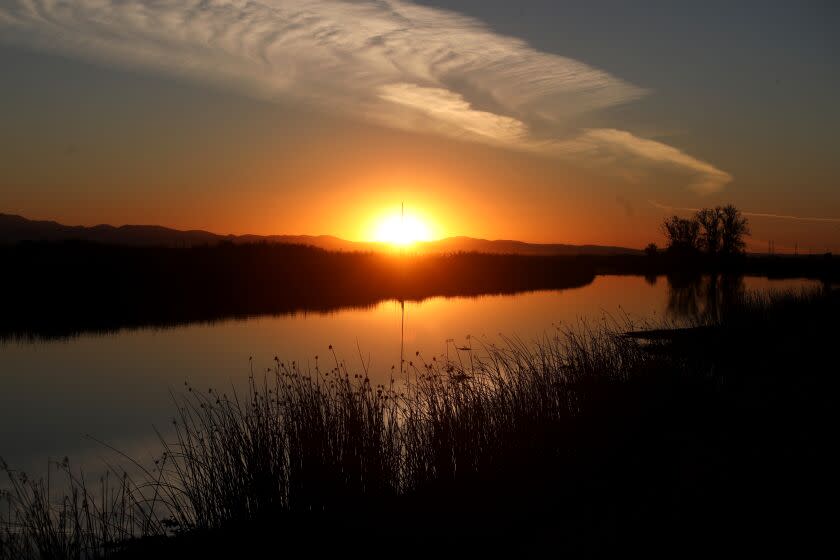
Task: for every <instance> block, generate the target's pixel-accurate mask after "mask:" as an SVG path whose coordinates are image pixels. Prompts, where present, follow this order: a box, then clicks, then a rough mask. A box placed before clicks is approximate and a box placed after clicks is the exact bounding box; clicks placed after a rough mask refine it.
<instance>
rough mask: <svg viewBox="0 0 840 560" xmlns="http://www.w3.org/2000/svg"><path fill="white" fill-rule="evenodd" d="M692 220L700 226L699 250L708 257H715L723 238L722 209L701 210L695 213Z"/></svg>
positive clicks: (718, 207)
mask: <svg viewBox="0 0 840 560" xmlns="http://www.w3.org/2000/svg"><path fill="white" fill-rule="evenodd" d="M694 219H695V220H697V223H698V224H699V225H700V230H701V231H700V248H701V249H703V250H704V251H706V253H708V254H709V255H716V254H717V253H718V252H719V251H720V248H721V239H722V237H723V208H721V207H720V206H717V207H715V208H703V209H702V210H698V211H697V213H696V214H695V215H694Z"/></svg>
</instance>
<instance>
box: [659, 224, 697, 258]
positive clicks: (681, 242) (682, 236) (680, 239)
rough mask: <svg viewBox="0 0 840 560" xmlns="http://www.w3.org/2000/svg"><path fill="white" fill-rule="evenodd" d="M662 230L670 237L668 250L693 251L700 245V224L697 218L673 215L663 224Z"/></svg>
mask: <svg viewBox="0 0 840 560" xmlns="http://www.w3.org/2000/svg"><path fill="white" fill-rule="evenodd" d="M662 231H663V233H664V234H665V237H666V238H667V239H668V250H669V251H672V252H679V253H691V252H695V251H697V249H698V247H699V235H700V224H699V223H698V222H697V221H696V220H689V219H686V218H680V217H679V216H672V217H670V218H668V219H667V220H665V222H664V223H663V224H662Z"/></svg>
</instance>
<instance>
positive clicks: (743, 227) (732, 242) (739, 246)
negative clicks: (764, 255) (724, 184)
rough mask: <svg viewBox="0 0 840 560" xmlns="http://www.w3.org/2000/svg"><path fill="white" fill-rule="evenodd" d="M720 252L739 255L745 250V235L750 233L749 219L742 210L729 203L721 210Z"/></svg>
mask: <svg viewBox="0 0 840 560" xmlns="http://www.w3.org/2000/svg"><path fill="white" fill-rule="evenodd" d="M720 222H721V234H720V252H721V254H723V255H737V254H739V253H742V252H743V251H744V247H745V246H746V243H745V242H744V236H747V235H749V234H750V227H749V222H748V220H747V219H746V218H745V217H744V216H743V214H741V211H740V210H738V209H737V208H735V207H734V206H733V205H731V204H728V205H726V206H724V207H723V208H722V210H721V218H720Z"/></svg>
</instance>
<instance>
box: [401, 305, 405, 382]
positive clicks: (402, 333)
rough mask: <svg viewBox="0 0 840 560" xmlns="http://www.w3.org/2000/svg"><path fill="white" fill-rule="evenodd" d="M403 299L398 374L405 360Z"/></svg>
mask: <svg viewBox="0 0 840 560" xmlns="http://www.w3.org/2000/svg"><path fill="white" fill-rule="evenodd" d="M404 356H405V300H404V299H401V300H400V376H402V374H403V364H404V363H405V360H404V359H403V357H404Z"/></svg>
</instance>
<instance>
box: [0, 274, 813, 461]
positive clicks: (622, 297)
mask: <svg viewBox="0 0 840 560" xmlns="http://www.w3.org/2000/svg"><path fill="white" fill-rule="evenodd" d="M739 285H742V286H743V288H746V289H750V290H763V289H786V288H799V287H808V286H816V285H817V284H816V283H815V282H812V281H808V280H768V279H765V278H751V277H747V278H744V279H743V280H741V281H739ZM706 300H707V298H705V296H704V289H703V286H702V285H700V286H697V285H694V286H690V287H688V288H686V289H681V290H675V289H674V288H672V287H671V286H670V285H669V283H668V282H667V281H666V279H665V278H664V277H660V278H658V279H656V280H655V281H654V280H653V279H645V278H643V277H634V276H601V277H598V278H596V279H595V281H594V282H593V283H591V284H589V285H588V286H585V287H582V288H576V289H569V290H561V291H542V292H531V293H525V294H519V295H513V296H487V297H480V298H432V299H428V300H425V301H422V302H406V303H405V306H404V307H405V308H404V314H403V310H402V308H401V305H400V303H399V302H396V301H389V302H384V303H381V304H379V305H376V306H375V307H372V308H369V309H348V310H344V311H339V312H336V313H331V314H297V315H293V316H283V317H257V318H253V319H248V320H231V321H225V322H219V323H214V324H195V325H187V326H183V327H177V328H172V329H166V330H124V331H120V332H118V333H115V334H109V335H83V336H79V337H76V338H73V339H70V340H67V341H49V342H0V456H2V457H4V458H5V459H6V461H7V462H8V463H9V464H10V465H13V466H15V467H18V468H23V469H26V470H31V471H36V472H37V471H43V470H44V469H45V465H46V460H47V458H48V457H53V458H58V457H63V456H65V455H69V456H70V457H71V459H73V461H74V463H75V464H77V465H78V464H79V463H84V464H89V463H91V462H97V461H99V459H98V457H99V456H101V455H105V454H106V453H105V452H104V450H103V448H102V447H101V446H100V445H99V444H97V443H95V442H92V441H90V440H89V439H87V438H86V437H85V435H86V434H91V435H93V436H95V437H96V438H98V439H101V440H105V441H107V442H108V443H110V444H113V445H115V446H117V447H118V448H120V449H122V450H125V451H127V452H128V453H129V454H135V455H136V456H141V457H142V456H146V455H147V451H150V450H157V445H156V444H155V443H154V436H153V431H152V427H153V425H157V426H164V425H167V422H168V419H169V418H170V416H171V410H172V403H171V397H170V393H169V391H170V390H173V391H179V390H181V389H182V388H183V383H184V381H185V380H189V381H190V383H191V384H192V385H194V386H196V387H199V388H207V387H211V386H212V387H214V388H220V389H223V388H226V387H230V386H231V385H234V386H238V387H241V386H242V385H243V383H244V380H245V379H247V376H248V373H249V367H250V366H249V357H251V356H253V367H254V369H255V371H259V370H261V369H262V370H264V369H265V368H267V367H270V366H271V365H272V364H273V358H274V356H278V357H279V358H280V359H281V360H284V361H291V360H296V361H298V362H299V363H301V364H303V365H304V366H305V365H306V364H310V365H314V363H315V357H316V356H319V358H318V359H319V360H321V362H322V363H323V362H324V361H327V360H328V361H327V364H330V363H331V361H332V355H331V353H330V351H329V350H328V346H329V345H330V344H332V345H333V347H334V348H335V351H336V352H337V355H338V357H339V359H341V360H343V361H345V362H347V363H348V364H349V365H351V366H359V364H360V363H361V360H362V359H363V360H364V361H365V362H368V361H369V362H370V369H371V372H372V375H371V377H372V378H374V380H375V381H376V382H384V381H386V380H387V378H388V376H389V373H390V369H391V366H392V365H395V366H396V367H397V369H399V365H398V364H399V359H400V338H401V322H402V321H403V320H404V341H405V354H406V356H407V357H406V359H409V357H413V356H414V353H415V351H420V352H422V353H423V354H424V356H425V357H426V358H427V359H430V358H431V356H433V355H441V354H445V353H446V352H447V349H448V348H447V347H449V351H450V352H451V351H452V350H451V349H452V344H453V341H454V342H456V343H458V344H459V345H462V344H463V343H464V340H465V338H466V337H467V335H470V336H471V338H472V339H473V343H474V344H473V345H474V346H475V339H476V338H480V339H483V340H486V341H488V342H494V341H498V340H499V338H498V337H499V333H502V334H504V335H506V336H517V337H519V338H521V339H523V340H525V341H531V340H535V339H537V338H538V337H540V336H541V335H543V334H545V333H547V332H550V331H552V330H553V329H554V328H556V327H557V326H558V325H563V324H569V323H574V322H576V321H577V320H578V319H585V320H588V321H602V320H610V318H616V319H621V318H623V317H625V316H629V317H631V318H633V319H634V320H636V321H644V320H648V321H658V320H662V319H672V320H674V319H676V320H679V319H680V318H684V316H685V314H690V313H692V312H694V311H695V310H697V309H698V308H702V307H703V305H704V302H705V301H706ZM621 320H623V319H621ZM96 464H101V463H98V462H97V463H96Z"/></svg>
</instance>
